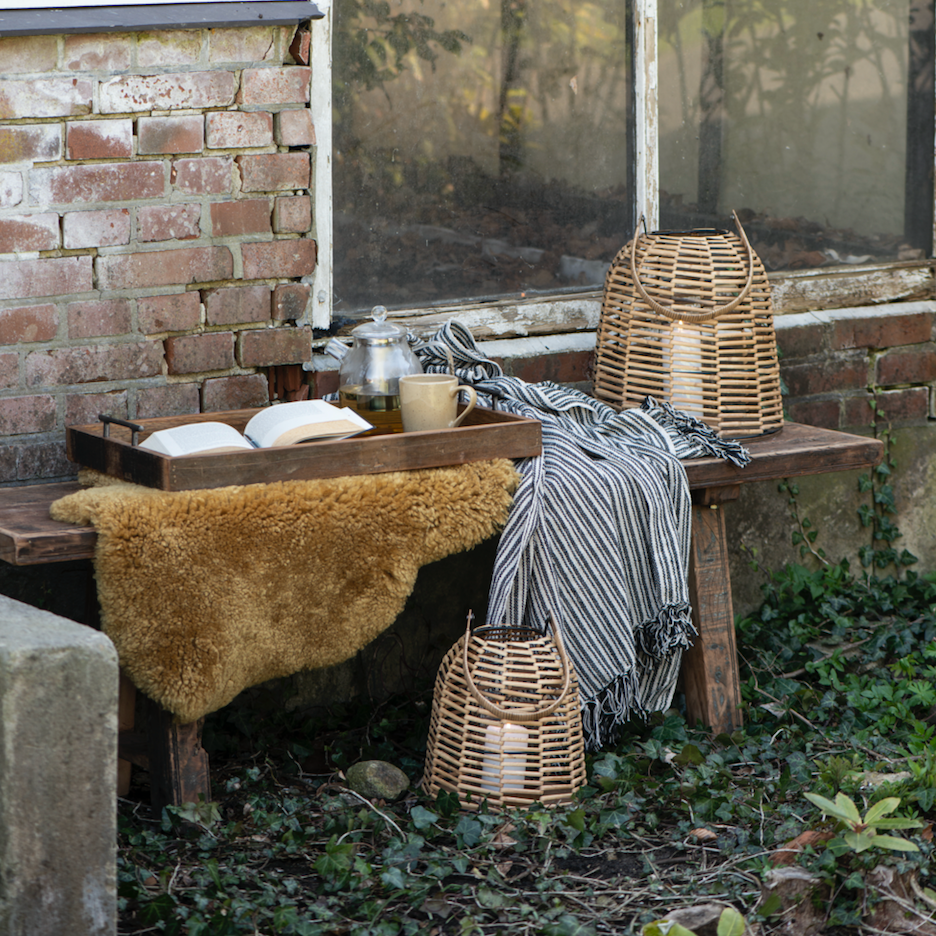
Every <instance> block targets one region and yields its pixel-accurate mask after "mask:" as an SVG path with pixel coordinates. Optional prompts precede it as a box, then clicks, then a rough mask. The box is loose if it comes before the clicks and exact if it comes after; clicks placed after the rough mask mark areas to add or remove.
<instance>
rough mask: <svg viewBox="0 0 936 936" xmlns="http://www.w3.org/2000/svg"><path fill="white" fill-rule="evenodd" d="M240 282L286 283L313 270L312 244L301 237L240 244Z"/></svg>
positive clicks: (313, 250) (313, 246) (314, 255)
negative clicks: (272, 280) (241, 274)
mask: <svg viewBox="0 0 936 936" xmlns="http://www.w3.org/2000/svg"><path fill="white" fill-rule="evenodd" d="M241 256H242V257H243V259H244V279H269V278H276V279H290V278H298V277H300V276H308V275H309V274H310V273H312V272H313V271H314V270H315V257H316V252H315V241H314V240H309V239H308V238H305V237H293V238H289V239H287V240H277V241H266V242H264V243H260V244H242V245H241Z"/></svg>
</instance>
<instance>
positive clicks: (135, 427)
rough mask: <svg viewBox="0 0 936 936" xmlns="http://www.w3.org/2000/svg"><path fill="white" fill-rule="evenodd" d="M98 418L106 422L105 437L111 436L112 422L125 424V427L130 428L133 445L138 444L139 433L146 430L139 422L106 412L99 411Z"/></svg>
mask: <svg viewBox="0 0 936 936" xmlns="http://www.w3.org/2000/svg"><path fill="white" fill-rule="evenodd" d="M98 419H99V420H100V421H101V422H102V423H104V429H103V435H104V438H105V439H109V438H110V427H111V423H116V424H117V425H118V426H123V427H124V428H125V429H129V430H130V432H131V435H130V444H131V445H136V444H137V433H140V432H145V431H146V427H145V426H141V425H140V424H139V423H132V422H127V420H126V419H118V418H117V417H116V416H108V415H107V414H106V413H98Z"/></svg>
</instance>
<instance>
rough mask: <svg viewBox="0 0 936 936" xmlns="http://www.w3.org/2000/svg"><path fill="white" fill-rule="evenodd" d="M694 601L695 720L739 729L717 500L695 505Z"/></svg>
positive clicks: (690, 700)
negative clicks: (696, 633)
mask: <svg viewBox="0 0 936 936" xmlns="http://www.w3.org/2000/svg"><path fill="white" fill-rule="evenodd" d="M689 600H690V602H691V603H692V615H693V623H694V624H695V626H696V629H697V630H698V632H699V636H698V637H696V639H695V642H694V644H693V646H692V647H691V648H690V649H689V650H687V651H686V653H685V654H684V656H683V663H682V674H683V686H684V688H685V692H686V710H687V715H688V719H689V722H690V724H693V723H695V721H696V720H697V719H698V720H701V721H702V723H703V724H705V725H708V726H709V727H710V728H711V729H712V730H713V731H714V732H715V733H716V734H722V733H730V732H732V731H733V730H734V729H735V728H740V727H741V724H742V721H741V708H740V706H741V687H740V681H739V672H738V654H737V650H736V647H735V632H734V613H733V611H732V607H731V578H730V575H729V571H728V548H727V543H726V542H725V516H724V511H723V510H722V509H721V507H720V505H718V504H714V505H712V504H702V505H696V504H693V507H692V546H691V553H690V559H689Z"/></svg>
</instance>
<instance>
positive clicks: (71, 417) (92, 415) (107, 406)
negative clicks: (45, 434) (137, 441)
mask: <svg viewBox="0 0 936 936" xmlns="http://www.w3.org/2000/svg"><path fill="white" fill-rule="evenodd" d="M101 413H103V414H104V415H106V416H114V417H115V418H117V419H126V418H127V391H126V390H112V391H111V392H110V393H69V394H67V395H66V396H65V425H66V426H92V425H95V424H96V423H97V422H98V421H99V420H98V416H99V415H100V414H101Z"/></svg>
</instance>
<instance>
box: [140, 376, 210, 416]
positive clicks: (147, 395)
mask: <svg viewBox="0 0 936 936" xmlns="http://www.w3.org/2000/svg"><path fill="white" fill-rule="evenodd" d="M200 407H201V402H200V395H199V392H198V384H194V383H174V384H167V385H166V386H163V387H145V388H143V389H141V390H140V391H139V393H138V394H137V408H136V412H137V419H152V418H154V417H156V416H189V415H192V414H193V413H198V412H200V411H201V410H200Z"/></svg>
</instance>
